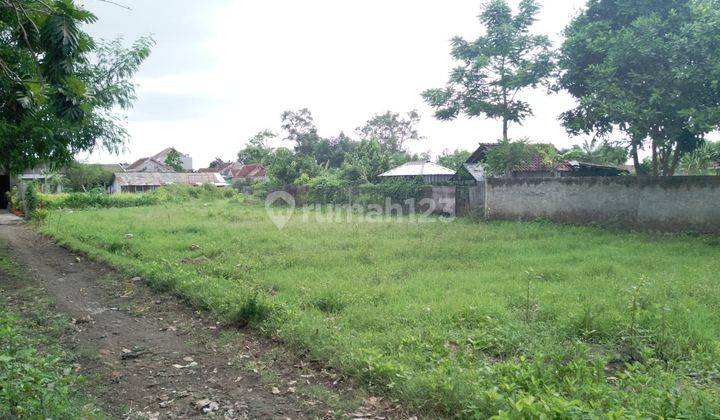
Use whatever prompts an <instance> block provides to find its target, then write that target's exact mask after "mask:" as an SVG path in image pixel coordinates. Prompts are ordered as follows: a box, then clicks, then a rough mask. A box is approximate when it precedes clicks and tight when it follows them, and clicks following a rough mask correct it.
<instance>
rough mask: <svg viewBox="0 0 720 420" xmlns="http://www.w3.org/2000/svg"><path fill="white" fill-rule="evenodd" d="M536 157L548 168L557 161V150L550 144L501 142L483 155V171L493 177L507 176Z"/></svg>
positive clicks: (523, 141) (525, 141) (520, 141)
mask: <svg viewBox="0 0 720 420" xmlns="http://www.w3.org/2000/svg"><path fill="white" fill-rule="evenodd" d="M536 156H539V157H540V159H541V160H542V161H543V162H544V163H545V164H547V165H548V166H552V165H554V164H555V162H556V160H557V159H558V154H557V150H556V149H555V146H553V145H551V144H530V143H529V142H528V141H527V140H518V141H501V142H500V143H499V144H498V145H497V146H496V147H493V148H492V149H490V150H488V152H487V154H486V155H485V161H484V164H485V170H486V171H487V173H488V174H490V175H493V176H504V175H508V174H509V173H511V172H512V171H513V170H514V169H515V168H517V167H519V166H521V165H524V164H527V163H530V162H531V161H532V160H533V159H534V158H535V157H536Z"/></svg>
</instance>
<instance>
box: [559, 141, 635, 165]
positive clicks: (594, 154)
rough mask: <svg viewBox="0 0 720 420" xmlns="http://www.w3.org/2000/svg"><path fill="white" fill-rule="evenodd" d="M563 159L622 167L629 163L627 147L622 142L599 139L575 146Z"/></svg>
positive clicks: (564, 154)
mask: <svg viewBox="0 0 720 420" xmlns="http://www.w3.org/2000/svg"><path fill="white" fill-rule="evenodd" d="M563 158H565V159H568V160H577V161H580V162H587V163H599V164H610V165H622V164H624V163H625V162H627V159H628V150H627V146H626V145H624V144H622V143H621V142H613V141H608V140H604V141H600V140H599V139H597V138H594V139H592V140H591V141H589V142H588V141H585V142H584V143H583V144H582V145H575V146H573V147H572V148H571V149H570V150H569V151H567V152H565V153H563Z"/></svg>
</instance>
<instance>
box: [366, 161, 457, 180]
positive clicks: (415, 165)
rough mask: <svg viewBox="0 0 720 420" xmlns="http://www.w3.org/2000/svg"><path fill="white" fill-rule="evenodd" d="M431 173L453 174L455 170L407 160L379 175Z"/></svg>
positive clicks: (422, 174)
mask: <svg viewBox="0 0 720 420" xmlns="http://www.w3.org/2000/svg"><path fill="white" fill-rule="evenodd" d="M432 175H455V171H453V170H452V169H448V168H446V167H444V166H440V165H438V164H436V163H432V162H408V163H406V164H404V165H402V166H398V167H397V168H395V169H391V170H389V171H387V172H385V173H384V174H380V176H381V177H393V176H432Z"/></svg>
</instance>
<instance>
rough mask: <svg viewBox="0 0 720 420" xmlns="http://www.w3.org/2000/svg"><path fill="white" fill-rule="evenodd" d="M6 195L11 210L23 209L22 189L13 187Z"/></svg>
mask: <svg viewBox="0 0 720 420" xmlns="http://www.w3.org/2000/svg"><path fill="white" fill-rule="evenodd" d="M5 195H6V196H7V199H8V202H9V203H10V210H15V211H23V200H22V197H21V196H20V190H18V187H12V189H11V190H10V191H8V192H6V193H5Z"/></svg>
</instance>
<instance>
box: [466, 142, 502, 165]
mask: <svg viewBox="0 0 720 420" xmlns="http://www.w3.org/2000/svg"><path fill="white" fill-rule="evenodd" d="M497 146H498V143H480V146H479V147H478V148H477V150H475V152H473V154H472V155H470V157H469V158H468V160H466V161H465V163H480V162H482V161H484V160H485V156H486V155H487V152H488V151H490V150H491V149H493V148H495V147H497Z"/></svg>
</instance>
